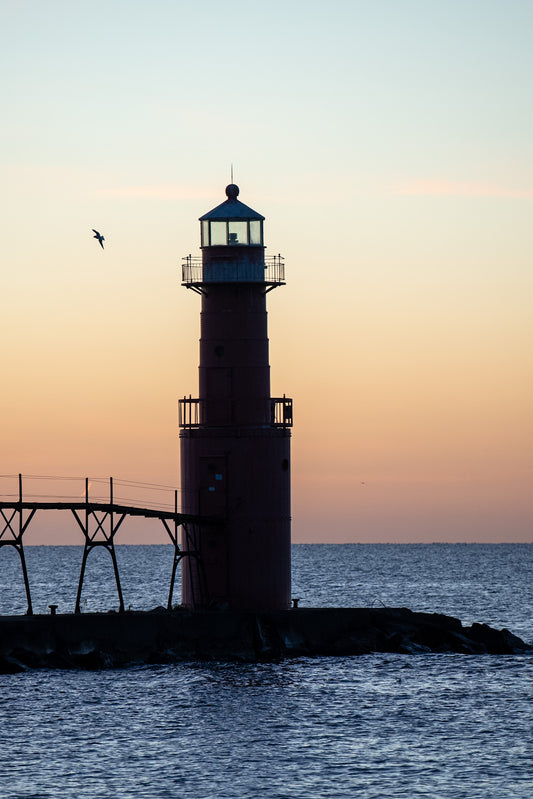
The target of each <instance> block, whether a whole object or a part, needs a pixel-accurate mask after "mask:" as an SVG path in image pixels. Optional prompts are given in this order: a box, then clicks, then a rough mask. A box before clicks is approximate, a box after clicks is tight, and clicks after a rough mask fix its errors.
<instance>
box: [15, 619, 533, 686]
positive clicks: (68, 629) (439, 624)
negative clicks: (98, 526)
mask: <svg viewBox="0 0 533 799" xmlns="http://www.w3.org/2000/svg"><path fill="white" fill-rule="evenodd" d="M372 652H396V653H406V654H417V653H429V652H456V653H462V654H517V653H530V654H533V647H532V646H530V645H528V644H526V643H524V641H522V640H521V639H520V638H518V637H517V636H515V635H513V634H512V633H511V632H509V631H508V630H505V629H504V630H495V629H493V628H491V627H488V626H487V625H486V624H473V625H472V626H470V627H463V625H462V624H461V622H460V621H459V620H458V619H455V618H453V617H451V616H444V615H442V614H440V613H415V612H413V611H410V610H408V609H407V608H295V609H291V610H286V611H275V612H269V613H253V612H245V611H195V612H192V611H187V610H182V609H176V610H172V611H166V610H164V609H163V608H157V609H156V610H154V611H146V612H144V611H143V612H139V611H128V612H126V613H114V612H110V613H83V614H79V615H74V614H57V615H47V616H45V615H42V616H0V673H15V672H18V671H23V670H25V669H28V668H63V669H64V668H67V669H69V668H84V669H101V668H116V667H123V666H127V665H131V664H134V663H168V662H175V661H180V660H206V659H207V660H242V661H255V660H269V659H279V658H286V657H300V656H315V655H329V656H345V655H364V654H369V653H372Z"/></svg>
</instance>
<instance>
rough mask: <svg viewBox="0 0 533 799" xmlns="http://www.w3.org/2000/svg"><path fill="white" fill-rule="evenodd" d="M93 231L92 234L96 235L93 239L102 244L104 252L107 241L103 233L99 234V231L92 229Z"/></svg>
mask: <svg viewBox="0 0 533 799" xmlns="http://www.w3.org/2000/svg"><path fill="white" fill-rule="evenodd" d="M91 230H92V232H93V233H94V236H93V239H98V242H99V244H100V247H101V248H102V250H103V249H104V241H105V239H104V237H103V236H102V234H101V233H98V231H97V230H95V229H94V228H91Z"/></svg>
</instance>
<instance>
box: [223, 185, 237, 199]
mask: <svg viewBox="0 0 533 799" xmlns="http://www.w3.org/2000/svg"><path fill="white" fill-rule="evenodd" d="M238 196H239V187H238V186H236V185H235V183H230V184H229V186H226V197H227V198H228V200H236V199H237V197H238Z"/></svg>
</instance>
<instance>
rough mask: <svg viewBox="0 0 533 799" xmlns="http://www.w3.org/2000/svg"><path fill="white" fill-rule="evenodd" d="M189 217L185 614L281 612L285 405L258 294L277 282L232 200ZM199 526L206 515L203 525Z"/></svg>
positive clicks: (259, 231) (278, 275) (256, 222)
mask: <svg viewBox="0 0 533 799" xmlns="http://www.w3.org/2000/svg"><path fill="white" fill-rule="evenodd" d="M238 194H239V188H238V187H237V186H235V185H234V184H230V185H229V186H228V187H227V188H226V196H227V199H226V200H225V202H223V203H222V204H221V205H219V206H217V207H216V208H214V209H213V210H212V211H210V212H209V213H207V214H205V215H204V216H202V217H200V223H201V249H202V257H201V259H200V258H198V259H197V258H192V256H188V257H187V258H185V259H184V265H183V277H182V285H184V286H186V287H187V288H189V289H192V290H194V291H196V292H197V293H198V294H200V295H201V297H202V311H201V335H200V366H199V378H200V380H199V382H200V390H199V397H198V398H197V399H193V398H192V397H190V396H189V397H188V398H184V399H182V400H180V402H179V411H180V414H179V424H180V444H181V489H182V511H183V512H184V513H190V514H195V515H198V516H199V517H201V521H200V523H199V524H198V525H195V526H194V527H192V526H188V527H187V529H186V532H185V540H184V542H183V543H184V549H185V550H186V551H188V552H189V553H191V554H192V555H194V556H191V557H185V558H183V561H182V564H183V565H182V602H183V604H184V605H185V606H186V607H191V608H199V607H222V608H231V609H246V610H274V609H285V608H288V607H289V604H290V436H291V430H290V428H291V426H292V400H290V399H287V398H286V397H282V398H278V397H271V396H270V366H269V359H268V331H267V309H266V296H267V294H268V292H269V291H271V290H272V289H273V288H276V286H280V285H284V283H285V274H284V264H283V259H282V258H281V256H280V255H276V256H271V257H265V246H264V241H263V221H264V217H263V216H261V214H258V213H257V212H256V211H253V210H252V209H251V208H249V207H248V206H247V205H244V203H242V202H240V200H238V199H237V197H238ZM202 520H205V522H204V521H202Z"/></svg>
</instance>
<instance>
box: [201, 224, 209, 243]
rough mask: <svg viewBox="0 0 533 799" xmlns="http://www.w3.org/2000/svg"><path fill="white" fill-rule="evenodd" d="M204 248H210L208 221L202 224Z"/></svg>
mask: <svg viewBox="0 0 533 799" xmlns="http://www.w3.org/2000/svg"><path fill="white" fill-rule="evenodd" d="M202 247H209V222H208V220H207V219H204V220H203V222H202Z"/></svg>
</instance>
